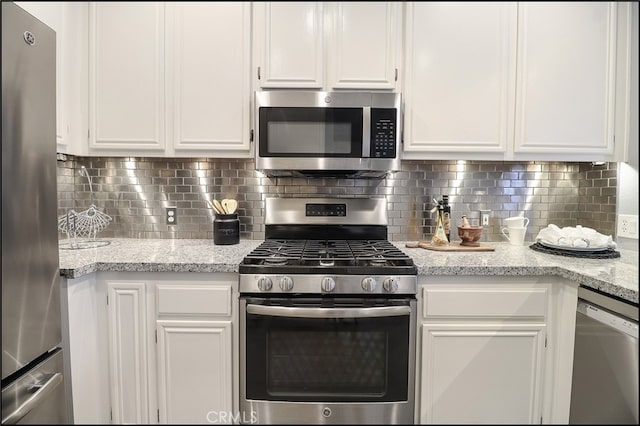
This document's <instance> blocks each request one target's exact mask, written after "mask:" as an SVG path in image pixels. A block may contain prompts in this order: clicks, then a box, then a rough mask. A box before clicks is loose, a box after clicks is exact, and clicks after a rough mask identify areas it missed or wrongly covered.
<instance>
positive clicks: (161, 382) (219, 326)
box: [156, 320, 232, 424]
mask: <svg viewBox="0 0 640 426" xmlns="http://www.w3.org/2000/svg"><path fill="white" fill-rule="evenodd" d="M156 325H157V327H158V351H157V356H158V357H157V359H158V406H159V408H160V414H159V419H160V423H168V424H176V423H191V424H193V423H219V421H218V420H219V419H220V418H223V419H224V418H227V417H229V415H228V413H231V410H232V407H231V400H232V394H231V388H232V387H231V380H232V379H231V371H232V368H231V352H232V351H231V321H193V320H186V321H177V320H176V321H165V320H161V321H158V322H157V323H156Z"/></svg>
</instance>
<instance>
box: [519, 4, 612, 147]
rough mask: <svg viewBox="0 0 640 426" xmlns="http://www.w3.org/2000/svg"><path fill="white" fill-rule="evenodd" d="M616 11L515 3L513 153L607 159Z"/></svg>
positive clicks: (605, 7)
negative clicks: (514, 125)
mask: <svg viewBox="0 0 640 426" xmlns="http://www.w3.org/2000/svg"><path fill="white" fill-rule="evenodd" d="M616 10H617V6H616V4H615V3H609V2H588V3H564V2H557V3H556V2H548V3H547V2H542V3H528V2H523V3H520V5H519V11H518V29H519V35H518V73H517V81H518V86H517V96H516V119H515V122H516V134H515V151H516V153H520V152H522V153H533V152H536V153H548V154H552V153H567V154H570V153H575V152H581V153H583V154H605V155H610V154H613V150H614V145H613V137H614V101H615V83H616V82H615V65H616V64H615V60H616V15H617V14H616Z"/></svg>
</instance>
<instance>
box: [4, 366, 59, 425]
mask: <svg viewBox="0 0 640 426" xmlns="http://www.w3.org/2000/svg"><path fill="white" fill-rule="evenodd" d="M60 383H62V373H55V374H54V375H52V376H51V378H49V380H47V381H46V382H45V383H44V384H42V385H40V384H36V385H34V386H33V387H40V389H38V390H37V391H36V392H35V393H34V394H33V395H31V396H30V397H29V399H27V400H26V401H25V402H24V404H22V405H21V406H20V407H18V408H17V409H16V410H15V411H14V412H13V413H10V414H9V415H7V416H6V417H4V418H3V419H2V424H3V425H12V424H16V423H17V422H18V420H20V419H21V418H23V417H24V416H26V415H27V414H28V413H29V412H30V411H31V410H33V409H34V408H35V407H36V406H37V405H38V404H39V403H40V401H41V400H42V399H43V398H46V397H47V395H48V394H50V393H51V392H52V391H53V390H54V389H55V388H56V386H58V385H59V384H60Z"/></svg>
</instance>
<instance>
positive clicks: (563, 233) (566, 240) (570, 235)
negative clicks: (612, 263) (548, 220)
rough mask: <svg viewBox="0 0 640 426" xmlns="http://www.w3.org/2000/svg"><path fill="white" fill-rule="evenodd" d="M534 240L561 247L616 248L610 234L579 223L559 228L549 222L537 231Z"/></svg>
mask: <svg viewBox="0 0 640 426" xmlns="http://www.w3.org/2000/svg"><path fill="white" fill-rule="evenodd" d="M536 241H537V242H540V241H541V242H543V243H547V244H551V245H555V246H562V247H582V248H586V247H591V248H603V247H608V248H612V249H615V248H616V243H615V242H614V241H613V238H611V235H603V234H601V233H599V232H598V231H596V230H595V229H591V228H585V227H583V226H580V225H578V226H576V227H575V228H573V227H571V226H565V227H564V228H562V229H560V228H559V227H558V226H556V225H554V224H550V225H549V226H547V227H546V228H544V229H542V230H540V232H538V235H537V236H536Z"/></svg>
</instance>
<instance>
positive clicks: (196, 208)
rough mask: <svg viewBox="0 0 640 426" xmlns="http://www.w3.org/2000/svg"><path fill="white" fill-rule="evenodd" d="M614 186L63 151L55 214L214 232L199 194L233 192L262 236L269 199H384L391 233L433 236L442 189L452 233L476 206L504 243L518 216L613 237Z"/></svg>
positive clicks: (568, 175) (552, 178) (593, 177)
mask: <svg viewBox="0 0 640 426" xmlns="http://www.w3.org/2000/svg"><path fill="white" fill-rule="evenodd" d="M81 166H85V167H86V168H87V171H88V173H89V176H90V177H91V183H92V189H93V195H92V193H91V192H90V188H89V183H88V179H87V178H86V177H83V176H81V175H80V174H79V170H80V168H81ZM616 185H617V168H616V163H606V164H604V165H602V166H594V165H592V164H591V163H556V162H532V161H525V162H523V161H520V162H518V161H513V162H508V161H499V162H492V161H442V160H438V161H414V160H404V161H403V162H402V170H401V171H400V172H396V173H394V174H392V175H390V176H388V177H387V178H385V179H324V178H283V177H280V178H268V177H266V176H264V175H263V174H262V173H260V172H258V171H256V170H255V167H254V162H253V160H252V159H218V158H147V157H144V158H142V157H76V156H70V155H69V156H67V158H66V160H59V161H58V214H59V215H64V214H66V213H67V212H68V211H69V210H71V209H74V210H76V211H78V212H79V211H82V210H85V209H87V208H88V207H89V206H90V205H91V203H92V201H93V203H94V204H95V205H96V206H97V207H98V208H99V209H100V210H101V211H103V212H104V213H106V214H108V215H110V216H111V218H112V219H113V220H112V222H111V223H110V224H109V226H107V228H106V229H105V230H104V231H102V232H101V233H100V234H98V237H99V238H100V237H107V238H108V237H122V238H209V239H211V238H212V237H213V216H214V215H213V211H212V210H211V209H209V208H208V207H207V203H206V202H205V199H213V198H215V199H218V200H222V199H223V198H235V199H236V200H237V201H238V213H239V218H240V236H241V238H245V239H257V240H261V239H264V200H265V198H267V197H386V199H387V201H388V206H389V211H388V213H389V239H390V240H394V241H408V240H419V239H429V238H431V235H432V234H433V232H434V226H435V215H434V214H431V213H430V210H431V208H432V207H433V198H436V199H440V198H441V197H442V195H445V194H446V195H449V204H450V205H451V215H452V235H454V237H455V238H454V240H457V236H456V235H455V225H456V224H458V222H459V221H460V217H461V216H462V215H463V214H464V215H467V217H469V218H470V219H471V220H470V222H471V223H472V224H477V223H478V220H479V211H480V210H490V211H491V213H490V220H489V226H488V227H485V230H484V232H483V236H482V240H481V241H504V240H505V239H504V237H503V236H502V235H501V233H500V229H501V228H502V226H503V223H502V219H504V218H506V217H509V216H516V215H521V214H524V215H525V216H526V217H528V218H529V219H530V223H529V228H528V231H527V235H526V240H528V241H531V240H533V239H534V238H535V236H536V235H537V233H538V232H539V231H540V229H542V228H544V227H546V226H547V225H548V224H550V223H554V224H556V225H558V226H560V227H563V226H576V225H582V226H587V227H590V228H594V229H596V230H597V231H598V232H600V233H603V234H605V235H614V232H615V213H616ZM167 207H177V214H178V217H177V225H167V224H166V220H165V209H166V208H167ZM60 237H61V238H64V235H62V234H61V235H60Z"/></svg>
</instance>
